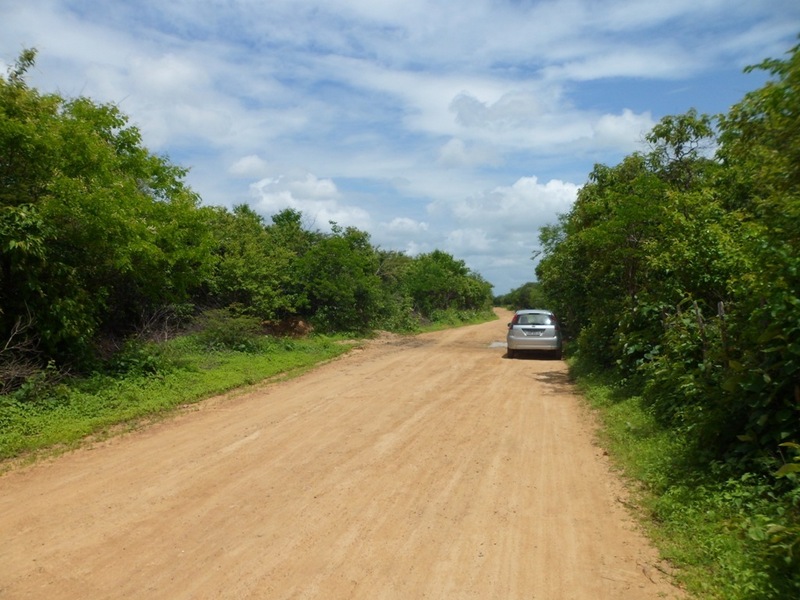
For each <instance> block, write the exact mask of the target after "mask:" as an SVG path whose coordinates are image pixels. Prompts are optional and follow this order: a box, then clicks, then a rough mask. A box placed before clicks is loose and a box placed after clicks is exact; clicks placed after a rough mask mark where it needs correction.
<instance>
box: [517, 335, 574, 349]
mask: <svg viewBox="0 0 800 600" xmlns="http://www.w3.org/2000/svg"><path fill="white" fill-rule="evenodd" d="M506 344H507V345H508V349H509V350H559V349H560V348H561V340H560V339H559V338H539V337H527V336H526V337H524V338H519V337H511V336H509V337H508V338H507V340H506Z"/></svg>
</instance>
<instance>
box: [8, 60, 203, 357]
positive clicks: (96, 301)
mask: <svg viewBox="0 0 800 600" xmlns="http://www.w3.org/2000/svg"><path fill="white" fill-rule="evenodd" d="M34 58H35V52H34V51H26V52H24V53H23V55H22V56H21V58H20V60H19V62H18V64H17V65H16V66H15V67H14V68H12V70H11V71H10V72H9V74H8V76H7V77H6V78H0V244H2V245H1V246H0V252H1V254H0V337H1V338H3V339H6V338H7V336H8V335H9V332H10V331H11V330H12V329H13V327H14V324H15V323H16V322H17V321H18V319H19V315H30V319H31V323H32V324H31V327H30V328H29V329H28V335H30V336H31V337H32V338H35V340H36V342H37V343H38V347H39V350H40V351H41V352H42V353H43V357H52V358H57V359H59V360H61V361H68V360H74V359H76V358H77V357H80V356H87V355H88V352H89V351H90V350H91V348H92V346H93V343H94V341H95V340H96V336H97V335H98V334H99V332H101V331H107V332H114V333H124V332H126V331H130V329H131V328H133V327H135V325H136V321H137V319H141V318H142V317H143V316H145V314H146V313H148V312H150V311H152V310H154V309H155V308H156V307H158V306H161V305H164V304H168V303H174V302H182V301H185V300H186V299H187V298H188V297H189V295H190V293H191V290H192V289H194V288H195V287H196V286H198V285H200V283H201V282H202V281H203V279H204V277H205V276H206V274H207V273H208V268H209V262H208V248H209V245H208V241H209V238H208V234H207V231H206V229H205V227H204V222H203V219H201V218H198V216H197V206H198V203H199V198H198V197H197V196H196V195H195V194H194V193H193V192H192V191H191V190H190V189H189V188H188V187H186V185H185V184H184V183H183V177H184V176H185V170H184V169H181V168H179V167H176V166H174V165H171V164H170V163H169V162H168V161H167V160H166V159H163V158H160V157H157V156H154V155H152V154H150V153H149V152H148V151H147V150H146V149H145V148H144V147H143V146H142V144H141V137H140V134H139V132H138V130H137V129H136V128H135V127H132V126H130V125H128V123H127V117H125V116H124V115H123V114H122V113H121V112H120V111H119V109H118V108H117V107H115V106H111V105H97V104H95V103H93V102H91V101H90V100H88V99H85V98H79V99H75V100H70V101H67V100H64V99H62V98H61V97H59V96H58V95H54V94H48V95H41V94H39V93H38V92H37V91H36V90H34V89H31V88H29V87H28V86H27V84H26V82H25V80H24V74H25V71H26V70H27V69H28V68H30V66H31V65H33V62H34Z"/></svg>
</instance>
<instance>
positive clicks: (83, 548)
mask: <svg viewBox="0 0 800 600" xmlns="http://www.w3.org/2000/svg"><path fill="white" fill-rule="evenodd" d="M507 321H508V316H507V315H506V314H505V313H502V316H501V319H500V320H499V321H495V322H492V323H487V324H483V325H477V326H471V327H466V328H460V329H456V330H450V331H444V332H438V333H434V334H425V335H422V336H417V337H415V338H413V340H409V339H408V338H396V339H395V338H392V340H391V341H390V339H389V336H381V337H380V338H379V339H378V340H376V341H375V342H374V343H373V342H370V343H368V344H367V345H366V346H364V348H363V349H362V350H361V351H359V352H353V353H351V354H348V355H347V356H345V357H343V358H341V359H339V360H336V361H333V362H331V363H328V364H326V365H323V366H322V367H320V368H318V369H316V370H315V371H313V372H310V373H307V374H305V375H303V376H302V377H300V378H298V379H294V380H291V381H286V382H280V383H274V384H269V385H264V386H261V387H258V388H254V389H252V390H250V391H248V392H247V393H239V394H233V395H230V396H227V397H224V398H215V399H212V400H209V401H207V402H204V403H201V404H200V405H197V407H196V409H195V410H188V411H183V412H180V413H178V414H176V416H175V417H174V418H172V419H169V420H166V421H161V422H158V423H155V424H154V425H152V426H150V427H147V428H145V429H143V430H140V431H136V432H132V433H128V434H125V435H122V436H119V437H116V438H113V439H111V440H108V441H105V442H102V443H97V444H95V445H94V446H91V447H86V448H84V449H81V450H78V451H75V452H72V453H69V454H66V455H63V456H60V457H57V458H54V459H52V460H49V461H43V462H40V463H38V464H35V465H33V466H28V467H22V468H17V469H14V470H12V471H10V472H8V473H6V474H4V475H3V476H2V477H0V539H1V540H2V543H1V544H0V598H13V599H23V598H60V599H69V598H81V599H86V598H150V599H158V598H164V599H181V598H186V599H189V598H192V599H196V598H209V599H211V598H215V599H216V598H223V599H233V598H269V599H272V598H276V599H277V598H317V599H326V600H328V599H341V598H363V599H369V600H374V599H380V598H385V599H404V600H405V599H411V598H413V599H418V598H435V599H461V598H477V599H481V600H486V599H490V598H503V599H510V598H520V599H521V598H525V599H533V598H535V599H541V600H560V599H574V600H582V599H586V600H589V599H591V600H597V599H604V598H609V599H614V600H625V599H630V600H643V599H649V598H653V599H656V598H673V597H680V591H679V590H678V589H676V588H674V587H673V586H671V585H670V583H669V582H668V581H667V580H666V578H665V576H664V574H663V573H662V567H661V565H660V563H659V560H658V557H657V554H656V553H655V551H654V550H653V549H652V547H651V546H650V545H649V544H648V542H647V540H646V539H644V538H643V536H642V535H641V533H640V532H639V531H638V530H637V527H636V526H635V524H634V522H633V521H632V520H631V518H630V517H629V515H628V513H627V509H626V508H625V506H624V505H623V503H622V502H620V500H619V499H620V497H621V495H622V494H623V488H622V487H621V485H620V482H619V480H618V479H617V478H615V476H614V475H613V474H612V473H611V472H610V470H609V467H608V464H607V461H606V458H605V457H604V456H603V452H602V450H601V449H599V448H597V447H596V446H595V445H593V443H592V440H593V425H592V421H591V418H590V416H589V415H588V414H587V413H586V411H585V409H584V408H582V405H581V404H580V402H579V400H578V399H577V398H576V396H575V395H574V392H573V390H572V388H571V386H570V384H569V382H568V380H567V377H566V367H565V365H564V364H563V363H562V362H560V361H554V360H547V359H543V360H538V359H532V360H508V359H506V358H504V356H505V349H504V348H503V347H502V344H501V343H497V342H502V340H503V339H504V336H505V326H504V324H505V323H506V322H507ZM404 340H405V341H404Z"/></svg>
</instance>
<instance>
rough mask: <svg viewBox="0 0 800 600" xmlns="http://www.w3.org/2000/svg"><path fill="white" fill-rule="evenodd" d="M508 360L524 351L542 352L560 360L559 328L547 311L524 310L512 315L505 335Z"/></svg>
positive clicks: (561, 346) (555, 319)
mask: <svg viewBox="0 0 800 600" xmlns="http://www.w3.org/2000/svg"><path fill="white" fill-rule="evenodd" d="M506 344H507V346H508V358H514V357H515V356H518V355H519V353H520V352H522V351H525V350H544V351H548V352H550V354H551V355H552V356H553V357H554V358H555V359H557V360H561V354H562V350H563V340H562V336H561V326H560V325H559V323H558V319H557V318H556V316H555V315H554V314H553V313H552V312H550V311H549V310H539V309H533V308H526V309H523V310H518V311H517V312H515V313H514V318H512V319H511V323H509V324H508V334H507V335H506Z"/></svg>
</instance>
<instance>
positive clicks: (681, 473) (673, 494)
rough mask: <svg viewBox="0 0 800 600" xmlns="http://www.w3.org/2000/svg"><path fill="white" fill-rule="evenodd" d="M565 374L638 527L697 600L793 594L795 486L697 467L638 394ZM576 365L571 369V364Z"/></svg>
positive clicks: (797, 592) (798, 575) (798, 493)
mask: <svg viewBox="0 0 800 600" xmlns="http://www.w3.org/2000/svg"><path fill="white" fill-rule="evenodd" d="M572 367H573V374H574V375H575V376H576V380H577V382H578V385H579V387H580V388H581V390H582V392H583V393H584V396H585V398H586V399H587V401H588V402H589V404H590V405H591V407H593V408H594V409H595V410H596V411H597V412H598V414H599V415H600V416H601V420H602V422H603V430H602V432H601V438H602V439H601V441H602V443H603V444H604V445H605V447H606V448H607V449H608V451H609V454H610V455H611V456H612V459H613V460H614V462H615V464H616V465H617V466H618V468H619V469H620V470H621V472H622V473H623V474H624V476H625V477H626V478H628V479H629V480H630V482H631V484H632V485H631V487H632V488H633V489H634V493H635V494H636V502H637V504H638V505H639V507H640V508H641V517H642V524H643V525H644V527H645V528H646V529H647V530H648V533H649V535H650V537H651V539H652V540H653V541H654V542H655V544H656V545H657V546H658V548H659V550H660V551H661V554H662V556H663V557H664V558H665V559H667V560H668V561H670V562H671V563H672V564H673V565H674V566H675V567H677V572H678V580H679V583H680V584H682V585H683V586H684V588H685V589H686V590H687V591H688V592H689V593H690V594H692V595H693V596H694V597H697V598H704V599H705V598H708V599H720V600H722V599H724V600H756V599H758V600H762V599H778V598H798V597H800V572H798V556H797V553H798V550H800V545H799V544H798V539H799V538H798V534H799V533H800V529H798V525H800V519H798V515H799V514H800V488H798V487H797V486H796V485H795V487H794V488H793V489H792V487H791V482H785V484H783V485H782V484H780V482H776V480H775V478H774V477H773V476H772V475H771V474H769V473H762V474H755V473H746V474H744V475H742V474H737V475H733V473H734V472H735V469H732V468H730V466H728V465H723V464H711V463H702V462H699V461H698V459H697V453H696V452H695V451H694V450H692V448H691V447H690V445H689V444H687V443H686V440H685V439H683V438H682V437H681V435H679V434H677V433H676V432H675V431H670V430H665V429H664V428H662V427H661V426H660V425H659V424H658V423H657V422H656V421H655V420H654V419H653V417H652V416H651V415H650V414H649V411H648V410H647V408H646V405H645V403H643V402H642V399H641V398H640V397H636V396H630V395H626V393H625V390H624V389H621V388H620V387H619V386H618V385H615V383H614V382H612V381H609V380H608V378H607V377H603V376H598V375H591V374H587V373H580V372H579V367H577V365H575V364H574V363H573V364H572ZM576 367H577V368H576Z"/></svg>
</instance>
